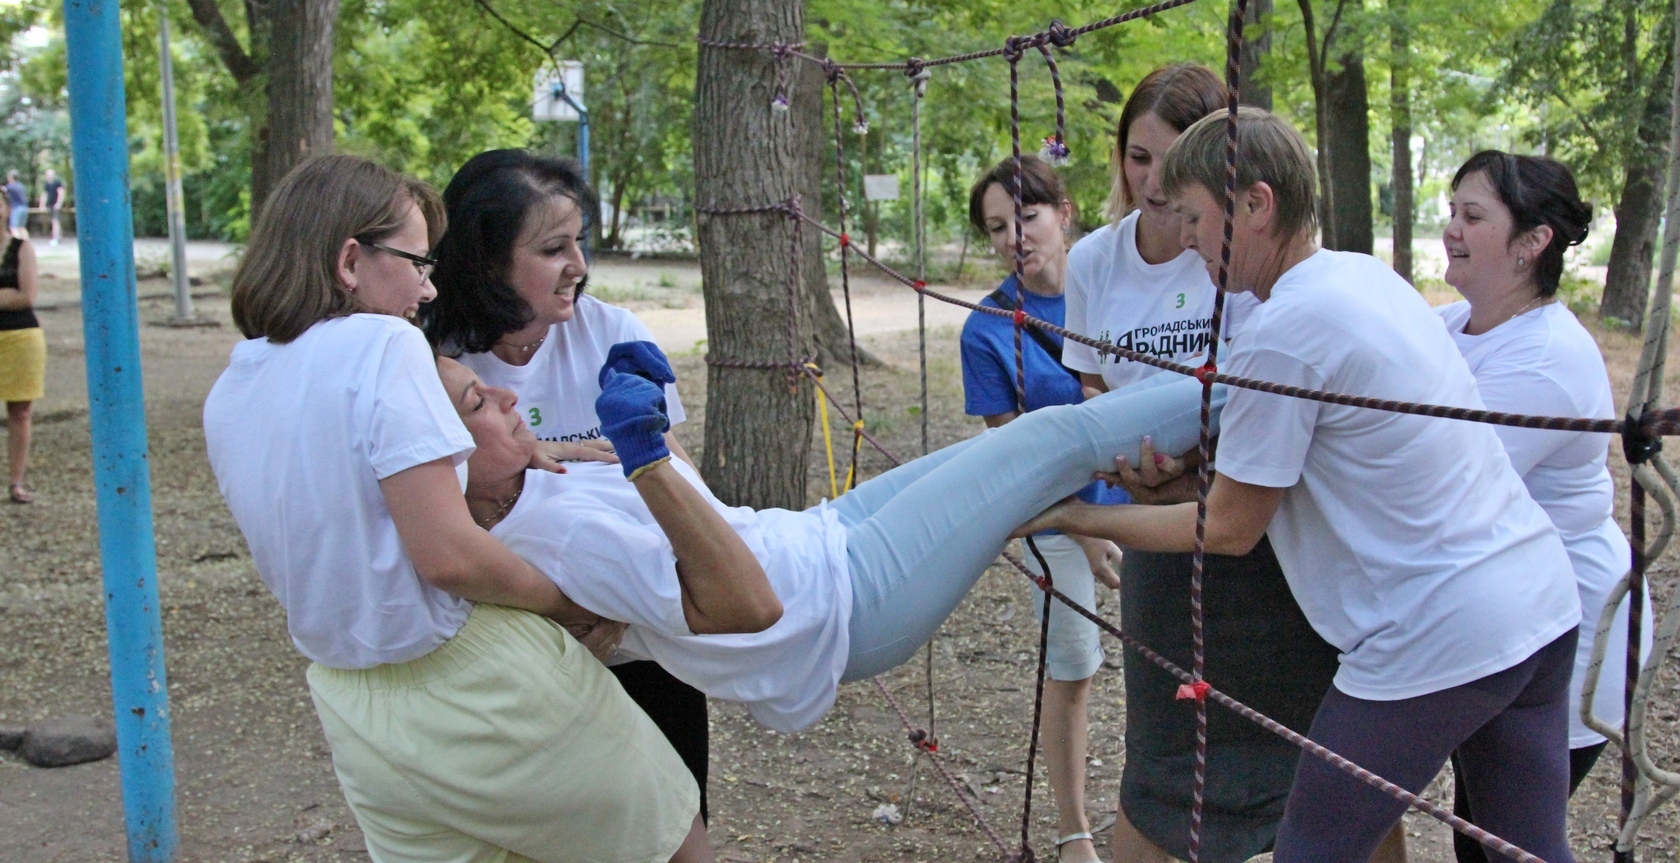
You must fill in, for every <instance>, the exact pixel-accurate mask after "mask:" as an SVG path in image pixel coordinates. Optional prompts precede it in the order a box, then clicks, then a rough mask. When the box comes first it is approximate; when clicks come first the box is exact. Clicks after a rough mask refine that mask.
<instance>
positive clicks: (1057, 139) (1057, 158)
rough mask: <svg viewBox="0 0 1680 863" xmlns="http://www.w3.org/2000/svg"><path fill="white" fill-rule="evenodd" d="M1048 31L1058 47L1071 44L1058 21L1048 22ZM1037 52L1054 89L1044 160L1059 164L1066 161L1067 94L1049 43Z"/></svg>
mask: <svg viewBox="0 0 1680 863" xmlns="http://www.w3.org/2000/svg"><path fill="white" fill-rule="evenodd" d="M1050 28H1051V29H1050V32H1052V33H1055V34H1058V35H1057V36H1053V37H1051V38H1050V40H1049V41H1050V42H1052V43H1053V44H1056V45H1058V46H1059V47H1064V48H1065V47H1069V46H1071V45H1072V44H1073V39H1072V38H1071V37H1066V34H1067V33H1068V32H1069V31H1068V29H1067V28H1066V27H1063V26H1062V22H1060V21H1052V22H1051V23H1050ZM1038 53H1040V54H1042V55H1043V56H1044V65H1045V66H1047V67H1049V69H1050V86H1051V87H1052V88H1053V89H1054V90H1055V91H1056V131H1055V132H1054V133H1052V134H1051V136H1050V137H1048V138H1046V139H1044V149H1043V151H1042V152H1043V154H1044V157H1045V161H1047V162H1049V163H1050V164H1052V165H1060V164H1062V163H1064V162H1066V161H1067V158H1068V146H1067V96H1066V95H1065V94H1064V93H1063V92H1062V70H1061V67H1059V66H1057V65H1056V55H1055V54H1053V53H1051V51H1050V46H1049V45H1043V44H1041V45H1039V46H1038Z"/></svg>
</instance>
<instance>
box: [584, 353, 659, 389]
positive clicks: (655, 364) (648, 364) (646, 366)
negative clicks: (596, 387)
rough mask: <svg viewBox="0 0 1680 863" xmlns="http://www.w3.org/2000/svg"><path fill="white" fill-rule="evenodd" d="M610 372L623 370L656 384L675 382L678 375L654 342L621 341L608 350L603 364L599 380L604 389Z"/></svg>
mask: <svg viewBox="0 0 1680 863" xmlns="http://www.w3.org/2000/svg"><path fill="white" fill-rule="evenodd" d="M609 372H623V373H625V374H631V375H636V376H638V377H643V378H647V379H648V380H650V381H653V382H654V383H656V384H674V383H676V382H677V376H676V375H675V374H674V373H672V371H671V363H670V361H669V360H666V359H665V353H664V352H663V351H661V350H659V346H658V345H656V344H654V343H653V342H619V343H618V344H616V345H613V346H612V349H611V350H609V351H607V361H606V362H605V363H603V364H602V365H601V376H600V379H599V382H600V384H601V388H602V389H606V387H607V374H608V373H609Z"/></svg>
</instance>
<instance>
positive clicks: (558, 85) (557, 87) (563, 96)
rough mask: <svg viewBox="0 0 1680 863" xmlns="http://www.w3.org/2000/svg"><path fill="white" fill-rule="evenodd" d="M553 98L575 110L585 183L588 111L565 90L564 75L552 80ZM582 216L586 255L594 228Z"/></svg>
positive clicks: (580, 158) (587, 219) (587, 216)
mask: <svg viewBox="0 0 1680 863" xmlns="http://www.w3.org/2000/svg"><path fill="white" fill-rule="evenodd" d="M554 98H556V99H559V100H561V101H563V102H565V103H566V104H568V105H570V106H572V110H574V111H576V112H577V115H578V134H577V145H578V167H579V168H581V169H583V180H584V182H586V183H587V182H589V111H588V110H587V109H585V108H584V107H583V106H582V105H580V104H578V102H577V100H576V99H573V98H572V94H570V93H568V92H566V81H565V76H561V78H560V80H558V81H555V82H554ZM583 218H584V223H583V254H584V255H585V256H587V255H588V254H589V252H590V246H591V245H592V244H591V243H590V239H591V238H592V237H593V236H594V233H595V230H594V226H593V225H591V224H589V214H587V213H585V214H584V217H583Z"/></svg>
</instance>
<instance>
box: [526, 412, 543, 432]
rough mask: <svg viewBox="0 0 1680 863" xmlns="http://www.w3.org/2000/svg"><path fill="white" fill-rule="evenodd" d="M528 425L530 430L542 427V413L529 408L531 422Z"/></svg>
mask: <svg viewBox="0 0 1680 863" xmlns="http://www.w3.org/2000/svg"><path fill="white" fill-rule="evenodd" d="M529 425H530V426H531V428H536V427H537V426H540V425H542V413H541V412H540V411H538V410H537V409H536V408H531V422H530V423H529Z"/></svg>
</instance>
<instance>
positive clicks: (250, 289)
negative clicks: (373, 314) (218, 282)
mask: <svg viewBox="0 0 1680 863" xmlns="http://www.w3.org/2000/svg"><path fill="white" fill-rule="evenodd" d="M410 206H416V207H419V208H420V215H421V216H423V217H424V218H425V220H426V243H427V246H428V247H430V246H431V245H433V244H435V243H436V242H437V239H438V237H439V236H441V235H442V234H443V228H444V210H443V200H442V199H441V198H439V197H438V193H437V190H436V189H433V188H432V187H431V186H428V185H426V184H425V183H422V182H420V181H419V180H415V179H412V178H410V177H405V176H403V175H402V174H399V173H397V172H396V171H393V170H391V169H389V168H386V167H385V166H383V165H380V164H378V163H376V162H372V161H369V160H367V159H363V158H361V157H359V156H320V157H317V158H314V159H310V160H309V161H307V162H304V163H303V164H301V165H299V166H297V167H296V168H293V169H292V171H291V172H290V173H288V174H287V175H286V176H285V177H284V178H282V179H281V180H280V182H279V183H278V184H277V185H275V187H274V190H273V191H271V192H269V195H268V201H267V202H266V203H265V204H264V205H263V208H262V212H261V213H260V214H258V216H257V220H256V224H255V225H254V226H253V227H252V228H251V238H250V242H249V243H248V244H247V245H246V247H245V257H244V259H243V260H241V261H240V262H239V268H238V269H237V270H235V271H234V274H233V322H234V324H235V325H237V326H238V327H239V331H240V332H241V333H244V334H245V337H246V338H251V339H256V338H264V337H266V338H267V339H268V340H269V341H273V342H279V343H282V344H284V343H286V342H289V341H292V340H293V339H296V338H297V337H298V336H301V335H303V333H304V331H305V330H308V329H309V328H310V327H312V326H314V325H315V324H316V323H317V322H319V321H323V320H326V319H328V318H342V317H345V316H347V315H352V314H355V313H356V312H360V311H365V309H364V308H363V307H362V305H361V303H360V302H359V301H358V300H357V299H356V296H355V295H354V294H352V293H350V292H349V291H348V290H345V288H344V286H343V285H342V284H340V283H339V281H338V253H339V249H340V248H342V247H343V245H344V241H345V240H347V239H351V238H354V239H356V240H357V241H359V242H363V243H377V242H379V241H381V240H384V239H386V238H388V237H390V236H391V235H392V234H394V233H396V232H397V231H398V230H399V229H401V227H402V223H403V218H404V217H405V216H406V215H407V214H408V208H409V207H410Z"/></svg>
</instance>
